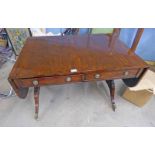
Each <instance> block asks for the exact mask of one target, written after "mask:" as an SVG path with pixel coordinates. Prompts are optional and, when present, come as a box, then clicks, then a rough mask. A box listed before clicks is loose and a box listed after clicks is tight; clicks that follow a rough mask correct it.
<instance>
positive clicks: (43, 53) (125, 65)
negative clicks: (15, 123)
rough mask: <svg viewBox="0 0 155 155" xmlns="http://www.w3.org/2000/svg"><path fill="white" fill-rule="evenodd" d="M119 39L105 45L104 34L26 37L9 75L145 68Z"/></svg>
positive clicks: (23, 76) (107, 40)
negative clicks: (110, 46)
mask: <svg viewBox="0 0 155 155" xmlns="http://www.w3.org/2000/svg"><path fill="white" fill-rule="evenodd" d="M128 50H129V48H128V47H127V46H126V45H125V44H124V43H123V42H122V41H120V40H119V39H117V40H116V42H115V45H114V48H113V49H112V50H111V49H110V48H109V36H107V35H101V34H99V35H90V34H88V35H73V36H45V37H29V38H28V39H27V41H26V43H25V45H24V47H23V49H22V51H21V53H20V55H19V57H18V59H17V61H16V63H15V65H14V67H13V69H12V71H11V73H10V78H33V77H43V76H47V77H48V76H54V75H68V74H72V72H71V70H76V74H78V73H85V72H92V71H100V70H104V71H113V70H125V69H134V68H135V69H136V68H145V67H146V66H147V65H146V63H145V62H144V61H143V60H142V59H141V58H139V57H138V56H137V55H136V54H128Z"/></svg>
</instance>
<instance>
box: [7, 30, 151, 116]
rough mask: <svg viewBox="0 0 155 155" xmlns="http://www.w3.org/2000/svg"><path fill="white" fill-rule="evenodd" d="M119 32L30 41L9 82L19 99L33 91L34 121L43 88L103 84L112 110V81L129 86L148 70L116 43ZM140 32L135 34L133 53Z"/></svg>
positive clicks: (31, 39)
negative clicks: (107, 87)
mask: <svg viewBox="0 0 155 155" xmlns="http://www.w3.org/2000/svg"><path fill="white" fill-rule="evenodd" d="M119 31H120V29H114V31H113V32H114V33H113V34H112V35H103V34H96V35H93V34H88V35H81V36H80V35H69V36H49V37H48V36H47V37H29V38H28V39H27V41H26V43H25V45H24V47H23V49H22V52H21V53H20V55H19V57H18V59H17V62H16V63H15V65H14V67H13V69H12V71H11V73H10V75H9V78H8V80H9V82H10V84H11V85H12V87H13V88H14V90H15V92H16V94H17V95H18V96H19V97H20V98H25V97H26V96H27V93H28V89H29V87H34V99H35V118H38V110H39V90H40V87H41V86H44V85H57V84H69V83H74V82H89V81H98V80H106V81H107V84H108V86H109V89H110V96H111V103H112V108H113V110H115V108H116V106H115V102H114V91H115V84H114V80H115V79H124V80H126V81H125V83H126V84H128V83H132V79H136V80H139V78H140V77H141V76H142V74H143V73H144V72H145V70H146V69H147V68H148V66H147V64H146V63H145V62H144V61H143V60H142V59H141V58H139V57H138V56H137V55H136V54H134V52H130V48H128V47H127V46H126V45H125V44H124V43H123V42H122V41H120V40H119V38H118V34H119ZM142 31H143V29H139V30H138V34H137V35H136V39H135V41H134V43H133V45H134V48H132V49H135V47H136V46H137V44H138V41H137V40H139V36H140V34H141V32H142ZM45 53H46V54H45ZM134 81H135V80H134ZM135 83H136V82H135ZM135 83H134V84H135Z"/></svg>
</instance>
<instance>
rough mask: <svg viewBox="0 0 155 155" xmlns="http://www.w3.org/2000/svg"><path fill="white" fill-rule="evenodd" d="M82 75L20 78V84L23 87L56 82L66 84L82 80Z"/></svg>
mask: <svg viewBox="0 0 155 155" xmlns="http://www.w3.org/2000/svg"><path fill="white" fill-rule="evenodd" d="M81 77H82V76H81V75H68V76H53V77H41V78H33V79H20V80H19V82H20V85H21V86H22V87H33V86H37V85H39V86H42V85H50V84H51V85H52V84H53V85H54V84H64V83H72V82H81V79H82V78H81Z"/></svg>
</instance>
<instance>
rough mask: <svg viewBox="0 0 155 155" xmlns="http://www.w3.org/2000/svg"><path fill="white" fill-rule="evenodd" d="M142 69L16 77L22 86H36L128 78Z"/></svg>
mask: <svg viewBox="0 0 155 155" xmlns="http://www.w3.org/2000/svg"><path fill="white" fill-rule="evenodd" d="M141 71H142V69H132V70H124V71H107V72H105V71H100V72H91V73H85V74H72V75H65V76H64V75H63V76H51V77H39V78H25V79H16V83H18V85H19V86H20V87H34V86H36V85H38V86H43V85H58V84H67V83H74V82H87V81H99V80H110V79H126V78H134V77H137V76H139V73H140V72H141Z"/></svg>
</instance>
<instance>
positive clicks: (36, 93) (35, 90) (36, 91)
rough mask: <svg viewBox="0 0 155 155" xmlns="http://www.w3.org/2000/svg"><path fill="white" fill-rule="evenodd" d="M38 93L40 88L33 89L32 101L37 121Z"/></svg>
mask: <svg viewBox="0 0 155 155" xmlns="http://www.w3.org/2000/svg"><path fill="white" fill-rule="evenodd" d="M39 91H40V87H38V86H36V87H34V101H35V116H34V117H35V119H38V111H39Z"/></svg>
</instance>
